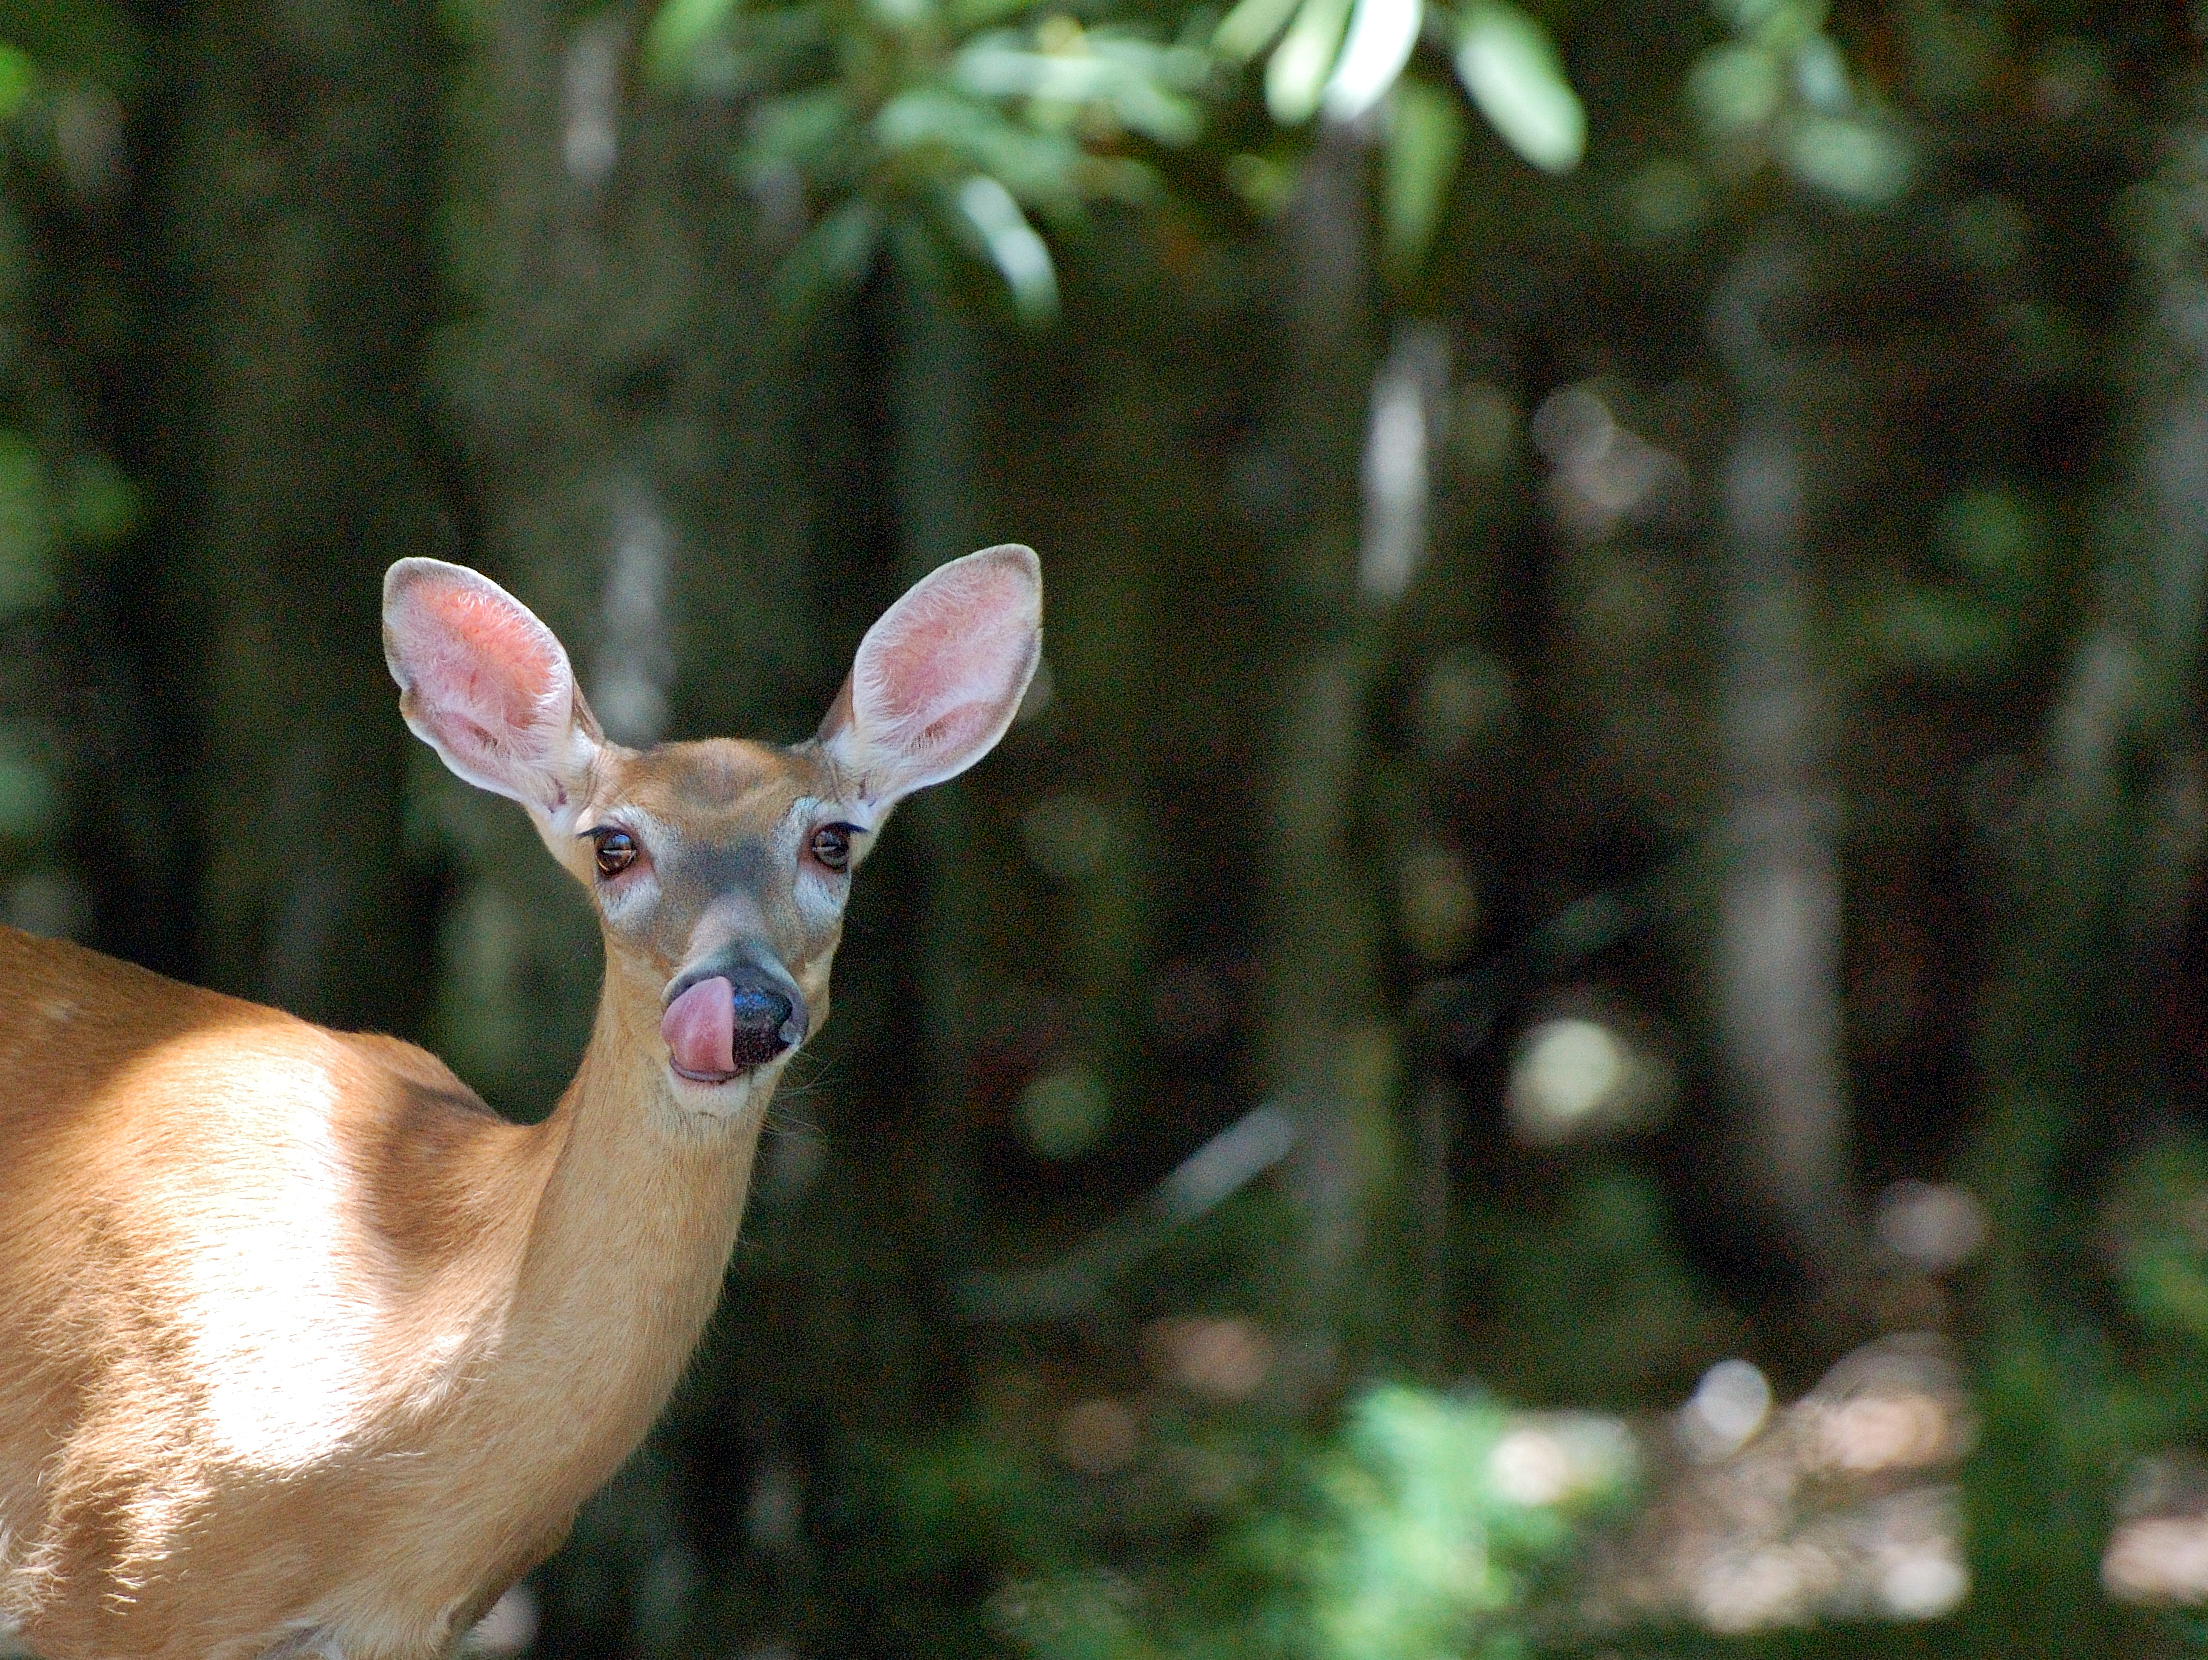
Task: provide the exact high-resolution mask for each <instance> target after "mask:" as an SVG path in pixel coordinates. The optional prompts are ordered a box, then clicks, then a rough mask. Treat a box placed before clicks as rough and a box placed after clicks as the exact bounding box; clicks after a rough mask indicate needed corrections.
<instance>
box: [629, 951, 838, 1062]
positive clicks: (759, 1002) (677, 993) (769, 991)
mask: <svg viewBox="0 0 2208 1660" xmlns="http://www.w3.org/2000/svg"><path fill="white" fill-rule="evenodd" d="M668 993H669V995H668V1000H667V1012H666V1014H665V1015H664V1016H663V1017H662V1018H661V1020H660V1024H659V1030H660V1035H661V1036H662V1037H664V1038H665V1039H666V1040H667V1053H668V1062H669V1064H670V1065H671V1066H673V1067H674V1069H675V1071H677V1072H678V1073H680V1074H681V1075H682V1076H683V1077H685V1078H688V1079H690V1080H692V1081H693V1082H696V1083H706V1084H719V1083H726V1082H728V1081H729V1080H730V1079H731V1078H734V1077H735V1076H736V1075H737V1074H738V1073H740V1072H745V1071H748V1070H750V1069H751V1068H752V1067H755V1066H764V1065H765V1064H766V1063H767V1062H768V1061H771V1060H773V1059H774V1058H775V1057H776V1056H777V1055H780V1054H781V1053H782V1052H783V1051H785V1050H787V1049H792V1048H795V1047H796V1046H797V1045H798V1044H799V1043H800V1042H802V1041H803V1040H804V1037H805V1025H806V1021H805V996H804V994H803V993H802V992H800V991H799V990H798V989H797V986H796V985H795V984H794V983H793V982H792V981H791V979H790V977H789V976H788V975H787V974H785V973H784V972H782V970H781V968H780V967H779V966H778V965H772V964H766V963H760V962H757V961H754V960H752V959H750V958H741V959H737V960H733V961H719V962H712V963H704V964H700V965H699V966H697V967H695V968H692V969H689V970H686V971H685V972H684V973H682V974H681V975H679V976H677V977H676V979H675V981H674V983H673V984H672V985H671V986H670V987H669V988H668Z"/></svg>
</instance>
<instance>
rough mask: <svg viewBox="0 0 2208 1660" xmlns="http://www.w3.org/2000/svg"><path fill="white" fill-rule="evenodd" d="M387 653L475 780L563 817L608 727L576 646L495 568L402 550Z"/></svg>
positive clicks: (432, 742)
mask: <svg viewBox="0 0 2208 1660" xmlns="http://www.w3.org/2000/svg"><path fill="white" fill-rule="evenodd" d="M383 655H384V658H385V660H386V661H387V662H389V663H390V665H391V678H392V679H394V680H396V681H397V682H398V683H399V710H400V713H402V714H403V715H405V717H406V724H407V725H408V726H410V727H412V728H413V729H414V733H415V736H417V737H419V738H420V739H421V740H422V741H423V742H424V743H426V744H428V745H429V746H430V747H431V748H432V749H434V750H436V751H437V753H438V754H439V755H440V756H442V757H443V758H444V762H445V765H446V766H448V767H450V768H452V770H453V771H454V772H456V773H458V774H459V775H460V776H461V777H462V778H465V779H466V780H467V781H468V782H469V783H471V784H475V785H478V786H480V787H481V788H483V789H486V790H495V791H496V792H497V793H498V794H500V795H504V796H511V797H512V798H513V799H514V800H516V801H518V802H520V803H521V804H522V805H523V806H524V807H527V808H528V809H529V810H530V811H531V812H532V813H535V814H537V815H539V816H541V817H543V818H545V819H547V820H550V821H553V822H558V820H559V819H560V817H561V815H562V814H563V813H564V812H566V811H568V810H570V807H571V804H573V805H579V804H580V798H581V796H582V795H583V793H584V791H585V789H586V788H587V785H588V781H589V775H590V765H591V762H592V760H593V759H594V758H595V757H596V755H597V753H598V749H599V746H600V744H601V743H602V742H603V734H601V733H600V731H599V730H598V722H597V720H596V719H595V718H594V717H593V716H592V714H591V712H590V708H589V706H588V705H587V704H585V703H584V702H583V696H582V693H581V692H580V691H579V690H577V688H576V685H575V671H574V669H573V668H571V667H570V666H569V664H568V661H567V649H566V647H564V646H562V645H561V644H560V642H559V640H558V639H557V638H556V637H555V636H554V635H553V633H552V631H551V630H550V629H549V628H547V627H545V626H544V624H543V623H541V622H539V621H538V620H537V618H536V616H535V614H534V613H533V612H531V611H530V609H529V608H528V607H527V606H526V605H523V604H522V603H521V601H519V600H518V599H516V598H514V596H513V595H511V594H509V593H508V592H507V591H506V590H505V589H503V588H501V587H500V586H499V585H498V584H497V583H495V582H493V581H492V580H491V579H490V578H489V577H487V576H481V575H479V574H477V573H476V572H474V571H471V570H469V569H468V568H467V567H466V566H464V565H448V564H446V563H445V562H444V561H443V560H441V559H402V560H400V561H399V562H398V563H397V564H395V565H393V566H392V567H391V569H390V570H389V571H387V572H386V573H385V574H384V578H383Z"/></svg>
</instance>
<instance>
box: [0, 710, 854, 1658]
mask: <svg viewBox="0 0 2208 1660" xmlns="http://www.w3.org/2000/svg"><path fill="white" fill-rule="evenodd" d="M579 718H580V719H585V720H587V712H586V713H584V714H582V715H581V716H580V717H579ZM842 783H843V781H842V780H840V779H839V778H838V777H836V776H835V775H834V768H833V767H832V765H831V764H830V763H829V762H828V761H827V760H826V759H824V758H823V755H822V752H821V751H820V749H819V748H818V746H814V745H806V746H801V747H800V748H799V749H797V750H780V749H772V748H768V747H766V746H763V745H756V744H744V743H733V742H730V743H711V744H692V745H672V746H668V747H666V748H664V749H661V750H657V751H654V752H652V753H651V754H649V755H635V754H631V753H630V752H627V751H622V750H618V749H615V748H612V747H610V746H608V747H606V748H604V749H601V750H599V751H598V752H597V758H596V760H595V762H594V764H593V769H592V777H591V780H590V793H591V795H592V797H593V799H594V801H595V800H598V799H603V800H605V801H617V802H620V803H623V804H625V805H627V806H630V807H633V808H635V809H636V810H637V811H639V812H641V813H642V814H646V815H648V816H649V820H650V822H652V823H653V824H655V825H658V826H666V827H670V831H669V841H668V845H669V846H676V845H679V846H682V847H690V848H704V849H707V850H711V849H715V848H724V847H727V846H731V845H734V844H737V843H739V842H743V841H744V840H745V839H746V838H749V839H750V841H751V842H752V843H753V844H755V845H772V846H777V847H779V846H784V845H786V844H789V843H790V841H791V838H792V836H793V835H794V834H796V832H793V831H791V830H790V829H789V828H788V825H789V824H791V823H798V822H799V821H798V820H797V819H793V817H792V814H793V812H794V813H797V814H799V815H802V812H803V811H804V809H803V808H802V806H801V805H799V804H800V803H802V802H803V801H804V800H805V799H808V798H826V799H833V797H834V796H835V794H836V791H837V789H838V788H839V787H840V786H841V785H842ZM588 805H589V804H586V809H587V808H588ZM577 822H578V823H584V824H587V822H588V811H587V810H586V811H585V813H583V814H582V815H580V816H579V818H578V820H577ZM799 827H800V829H802V824H800V826H799ZM776 838H780V839H779V841H778V840H776ZM547 839H548V840H553V838H551V837H549V836H548V838H547ZM553 845H554V851H555V853H556V854H559V855H560V857H561V860H562V863H564V864H566V865H568V866H569V868H571V869H572V870H574V871H575V872H576V874H577V875H578V876H579V877H581V878H582V879H583V880H584V881H585V882H586V884H587V883H588V882H589V880H590V860H591V852H590V847H589V844H588V843H587V842H586V841H581V840H577V841H575V843H574V845H572V846H563V845H562V844H561V843H559V842H558V841H556V840H554V841H553ZM663 880H664V882H665V884H666V885H667V889H668V891H667V892H666V893H664V894H662V895H661V896H660V897H659V898H658V899H657V900H656V902H655V904H654V905H653V906H652V907H651V909H650V911H649V914H643V915H640V916H637V917H631V918H628V919H625V920H624V919H622V918H620V917H617V916H616V915H615V913H614V910H613V908H611V907H608V908H607V912H606V920H605V921H604V923H603V929H602V931H603V934H604V938H605V942H606V953H607V958H606V978H605V987H604V991H603V994H602V997H601V1001H600V1005H599V1009H598V1015H597V1024H596V1028H595V1030H594V1032H593V1035H592V1038H591V1043H590V1048H589V1051H588V1053H587V1055H586V1056H585V1058H584V1061H583V1064H582V1068H581V1070H580V1072H579V1073H578V1075H577V1077H576V1079H575V1081H574V1083H573V1084H572V1085H571V1086H570V1087H569V1089H568V1091H567V1093H566V1094H565V1096H564V1097H563V1098H562V1099H561V1102H560V1104H559V1107H558V1110H557V1111H556V1112H554V1113H553V1115H552V1116H551V1117H550V1118H549V1119H548V1120H546V1121H545V1122H544V1123H542V1124H540V1125H537V1126H534V1127H522V1126H518V1125H513V1124H509V1123H506V1122H504V1121H502V1120H500V1119H498V1118H497V1117H495V1116H494V1115H492V1114H491V1113H490V1112H489V1111H488V1110H487V1109H486V1108H485V1107H484V1106H483V1105H482V1103H481V1102H480V1101H479V1100H478V1099H477V1098H476V1097H475V1096H474V1095H473V1094H472V1093H470V1092H469V1091H468V1090H467V1088H466V1087H465V1086H463V1085H462V1084H461V1083H460V1082H459V1081H458V1080H457V1079H456V1078H454V1077H453V1075H452V1074H451V1073H450V1072H449V1071H447V1070H446V1068H445V1067H444V1066H443V1064H442V1063H440V1062H439V1061H437V1060H436V1059H435V1058H434V1057H432V1056H430V1055H428V1054H425V1053H424V1052H422V1051H421V1050H419V1049H416V1048H414V1047H412V1046H410V1045H407V1044H404V1043H399V1042H396V1041H394V1040H392V1039H389V1038H381V1037H364V1036H352V1035H346V1034H341V1033H336V1032H331V1031H326V1030H323V1029H322V1028H320V1027H316V1026H311V1025H309V1024H307V1023H305V1022H304V1021H300V1020H296V1019H294V1018H292V1017H291V1016H289V1015H285V1014H280V1013H278V1012H276V1011H274V1010H271V1009H265V1008H260V1007H256V1006H254V1005H252V1004H249V1003H243V1002H239V1001H236V1000H234V999H231V998H226V997H220V996H216V995H214V994H213V993H210V992H205V991H200V990H195V989H193V988H191V987H188V986H183V985H179V984H176V983H174V982H172V981H168V980H164V979H161V978H159V977H158V976H155V975H152V974H149V973H146V972H144V971H142V970H139V969H136V968H133V967H130V966H128V965H126V964H123V963H119V962H115V961H111V960H110V959H107V958H105V957H101V956H98V955H95V954H94V953H91V952H88V951H84V950H81V949H78V948H77V947H74V946H71V945H66V944H61V943H57V942H54V941H50V940H43V939H35V938H32V937H31V936H28V935H25V934H21V933H17V932H15V931H13V930H5V929H0V1613H4V1614H6V1615H8V1616H11V1617H13V1618H14V1619H15V1620H17V1621H18V1622H20V1624H21V1627H22V1631H23V1635H24V1638H25V1640H27V1641H28V1642H29V1643H30V1644H31V1645H32V1646H33V1647H34V1648H35V1649H37V1650H38V1651H39V1652H40V1653H41V1654H43V1655H46V1656H49V1657H50V1660H121V1657H160V1660H245V1657H249V1656H255V1655H261V1654H267V1653H270V1652H332V1653H338V1654H342V1655H343V1656H344V1657H345V1660H420V1657H425V1656H430V1655H436V1654H439V1653H442V1652H444V1651H445V1650H446V1649H448V1648H449V1647H450V1645H451V1644H452V1642H453V1641H454V1640H455V1638H456V1636H457V1634H459V1633H461V1632H464V1631H465V1630H466V1629H467V1627H468V1625H469V1624H470V1622H472V1621H473V1619H474V1618H476V1617H477V1616H478V1615H479V1614H480V1613H481V1612H482V1610H483V1609H484V1608H486V1607H487V1606H488V1605H489V1603H490V1602H491V1600H493V1599H494V1598H495V1597H496V1596H497V1594H498V1593H499V1592H500V1591H501V1590H502V1589H503V1588H504V1587H505V1586H506V1585H508V1584H509V1583H511V1582H512V1580H513V1579H515V1578H516V1577H517V1576H519V1575H520V1574H521V1573H522V1572H523V1571H525V1570H526V1569H528V1568H529V1567H530V1566H532V1565H533V1564H534V1563H536V1562H537V1561H538V1560H540V1559H541V1558H542V1557H543V1556H545V1555H546V1554H547V1553H548V1552H549V1551H550V1550H551V1549H552V1548H553V1547H554V1546H555V1545H556V1544H557V1543H558V1541H559V1540H560V1538H561V1537H562V1535H563V1534H564V1532H565V1531H566V1529H567V1526H568V1524H569V1521H570V1519H571V1517H572V1516H573V1514H574V1512H575V1509H576V1507H577V1506H578V1505H579V1504H580V1503H581V1502H582V1501H583V1499H584V1498H586V1497H587V1496H588V1495H589V1494H590V1493H591V1492H592V1490H593V1489H595V1488H596V1487H597V1486H598V1485H599V1484H600V1483H601V1482H602V1481H603V1480H604V1479H605V1478H606V1477H607V1476H608V1475H609V1474H610V1473H611V1472H612V1471H613V1469H614V1468H615V1467H616V1466H617V1465H618V1464H619V1463H620V1461H621V1460H622V1459H623V1458H624V1457H625V1456H626V1455H627V1454H628V1452H629V1451H630V1450H631V1448H633V1447H634V1446H635V1444H636V1442H637V1441H638V1440H639V1439H640V1438H641V1436H642V1435H643V1433H644V1432H645V1430H646V1429H647V1428H648V1427H649V1426H650V1424H651V1422H652V1420H653V1418H654V1416H655V1415H656V1414H657V1413H658V1411H659V1409H660V1407H661V1405H662V1404H663V1402H664V1401H665V1399H666V1396H667V1394H668V1392H669V1390H670V1389H671V1388H672V1387H673V1385H674V1382H675V1380H676V1377H677V1375H678V1374H679V1372H680V1370H681V1368H682V1366H683V1364H684V1362H685V1360H686V1358H687V1356H688V1355H689V1352H690V1350H691V1347H692V1345H693V1344H694V1342H695V1340H696V1338H697V1335H698V1332H699V1331H700V1329H701V1328H702V1326H703V1324H704V1322H705V1320H706V1318H707V1316H708V1315H709V1314H710V1313H711V1311H712V1308H713V1305H714V1301H715V1299H716V1297H717V1296H718V1293H719V1289H720V1284H721V1278H722V1274H723V1272H724V1269H725V1267H726V1264H727V1261H728V1257H729V1253H730V1250H731V1249H732V1247H733V1245H734V1242H735V1237H736V1230H737V1224H738V1220H739V1218H740V1216H741V1214H742V1209H743V1201H744V1193H745V1187H746V1184H747V1182H748V1180H749V1176H750V1171H751V1164H752V1155H753V1151H754V1148H755V1146H756V1144H757V1140H758V1134H759V1126H760V1122H761V1119H762V1117H763V1115H764V1113H765V1110H766V1105H767V1100H768V1097H769V1096H770V1095H771V1094H772V1092H773V1088H774V1084H775V1081H776V1078H777V1076H778V1074H779V1067H780V1063H779V1062H777V1063H774V1064H773V1065H770V1066H767V1067H763V1068H761V1069H759V1071H758V1072H756V1073H754V1074H751V1075H750V1082H749V1087H748V1094H747V1093H744V1086H743V1085H742V1084H737V1085H730V1086H725V1087H724V1091H723V1094H724V1096H725V1095H726V1094H727V1092H728V1091H731V1090H733V1091H737V1092H738V1093H737V1095H736V1097H735V1099H734V1101H733V1103H732V1104H729V1105H726V1106H724V1108H723V1110H718V1111H701V1110H698V1106H697V1103H696V1102H695V1101H685V1100H683V1099H680V1098H679V1092H680V1090H681V1087H682V1086H681V1085H680V1084H679V1083H677V1082H675V1081H673V1080H671V1079H670V1076H669V1074H668V1071H667V1068H666V1048H665V1044H664V1043H663V1041H662V1039H661V1037H660V1033H659V1020H660V1011H661V999H662V993H663V989H664V987H665V986H666V984H667V982H668V978H669V976H670V975H671V974H673V973H675V972H676V971H677V970H678V969H679V968H680V967H681V966H682V965H683V963H684V962H685V961H686V960H690V959H693V958H695V956H696V954H697V953H698V952H699V951H700V950H701V949H709V948H710V947H711V946H712V945H713V943H714V934H715V930H716V929H717V928H724V923H725V918H724V914H723V913H724V911H725V910H726V895H725V894H721V893H715V892H709V891H705V890H704V889H702V888H700V889H698V890H697V891H690V890H687V889H683V888H682V887H681V883H682V882H683V880H684V878H683V877H682V875H681V869H680V864H679V861H675V862H671V863H670V868H669V870H668V871H667V872H666V873H665V874H664V876H663ZM753 886H754V888H756V889H757V890H758V891H757V892H756V894H753V895H750V896H748V897H747V898H746V899H745V901H744V904H745V906H746V907H747V909H746V911H745V917H744V921H743V926H745V927H747V928H749V929H752V930H754V931H755V932H756V931H758V930H762V929H763V930H764V933H765V935H766V937H767V938H769V939H770V940H771V941H772V942H773V944H774V946H775V949H776V950H777V952H778V953H779V954H780V957H781V960H782V961H783V962H784V963H785V965H786V966H787V968H788V969H789V971H790V973H791V974H792V975H793V976H794V977H795V978H796V979H797V981H798V983H799V984H800V986H801V987H802V988H803V990H804V992H805V995H806V997H807V999H808V1002H809V1005H810V1007H811V1011H812V1017H813V1027H814V1030H815V1031H817V1030H818V1027H819V1023H820V1021H821V1020H822V1019H823V1018H824V1017H825V1015H826V1012H827V977H828V970H829V964H830V960H831V958H832V956H833V954H834V950H835V945H836V939H837V936H838V935H839V934H840V929H841V915H840V903H838V904H837V905H836V906H835V908H834V914H833V915H831V916H828V917H826V918H825V919H824V918H823V916H822V915H821V914H819V913H820V912H821V909H822V907H821V905H820V904H819V903H818V902H815V903H814V904H813V905H812V907H811V910H810V911H808V910H807V907H806V906H805V905H802V904H799V903H798V902H797V901H796V900H794V899H792V898H791V896H790V894H789V893H788V892H787V891H786V888H787V884H778V883H777V882H775V881H767V882H764V883H755V884H753ZM724 931H725V930H724Z"/></svg>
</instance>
